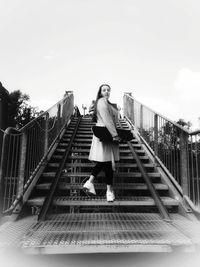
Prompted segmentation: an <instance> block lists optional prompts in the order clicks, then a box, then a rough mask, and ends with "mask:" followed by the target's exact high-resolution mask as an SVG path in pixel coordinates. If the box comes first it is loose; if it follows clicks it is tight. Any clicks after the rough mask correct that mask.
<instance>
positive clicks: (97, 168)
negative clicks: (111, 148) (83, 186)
mask: <svg viewBox="0 0 200 267" xmlns="http://www.w3.org/2000/svg"><path fill="white" fill-rule="evenodd" d="M103 168H104V162H97V163H96V165H95V166H94V168H93V170H92V173H91V175H90V178H89V181H90V182H91V183H93V182H94V178H96V177H97V175H98V174H99V173H100V171H101V170H102V169H103Z"/></svg>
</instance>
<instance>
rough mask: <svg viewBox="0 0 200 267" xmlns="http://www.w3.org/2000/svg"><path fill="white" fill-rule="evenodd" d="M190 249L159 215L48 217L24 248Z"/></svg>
mask: <svg viewBox="0 0 200 267" xmlns="http://www.w3.org/2000/svg"><path fill="white" fill-rule="evenodd" d="M131 244H134V245H136V244H138V245H170V246H183V245H186V246H189V245H192V244H193V243H192V241H191V239H190V238H188V237H186V236H185V235H184V234H182V233H181V232H180V231H178V230H177V229H176V228H175V227H174V226H173V225H172V224H169V223H166V222H165V221H163V220H161V218H160V216H159V215H158V214H137V213H136V214H130V213H126V214H123V213H118V214H114V213H113V214H109V213H99V214H91V213H87V214H68V215H65V214H63V215H58V216H51V217H49V219H48V220H47V221H45V222H38V223H36V224H35V225H33V226H32V227H31V228H30V229H29V230H28V231H27V233H26V235H25V236H24V238H23V247H24V248H30V247H46V246H50V247H52V246H61V247H62V246H71V245H77V246H83V245H105V246H106V245H131Z"/></svg>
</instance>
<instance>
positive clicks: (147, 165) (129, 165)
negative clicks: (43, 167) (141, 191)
mask: <svg viewBox="0 0 200 267" xmlns="http://www.w3.org/2000/svg"><path fill="white" fill-rule="evenodd" d="M94 165H95V163H76V162H74V163H66V168H68V167H73V168H76V167H88V168H92V167H94ZM48 166H49V167H55V168H58V167H59V163H48ZM143 166H144V167H145V168H154V165H153V164H152V163H144V164H143ZM115 167H116V168H137V167H138V165H137V164H136V163H120V162H119V163H116V164H115Z"/></svg>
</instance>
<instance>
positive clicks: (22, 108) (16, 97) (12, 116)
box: [8, 90, 41, 128]
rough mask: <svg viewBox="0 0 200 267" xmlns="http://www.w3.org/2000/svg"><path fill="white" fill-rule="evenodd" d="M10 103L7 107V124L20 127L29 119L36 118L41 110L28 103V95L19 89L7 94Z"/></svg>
mask: <svg viewBox="0 0 200 267" xmlns="http://www.w3.org/2000/svg"><path fill="white" fill-rule="evenodd" d="M9 97H10V104H9V107H8V126H9V127H17V128H21V127H23V126H24V125H26V124H27V123H29V122H30V121H31V120H33V119H34V118H36V117H37V116H38V115H40V114H41V112H39V111H38V108H36V107H32V106H31V105H30V104H29V100H30V97H29V95H27V94H23V93H22V92H21V91H20V90H15V91H13V92H11V93H10V94H9Z"/></svg>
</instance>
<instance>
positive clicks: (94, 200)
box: [27, 196, 178, 206]
mask: <svg viewBox="0 0 200 267" xmlns="http://www.w3.org/2000/svg"><path fill="white" fill-rule="evenodd" d="M44 199H45V198H44V197H35V198H32V199H29V200H28V201H27V204H28V205H37V206H41V205H43V202H44ZM161 200H162V201H163V203H164V205H167V206H168V205H169V206H178V201H177V200H176V199H172V198H170V197H161ZM53 205H56V206H77V205H78V206H98V205H99V206H107V205H113V206H155V201H154V200H153V198H152V197H146V196H145V197H140V196H139V197H117V198H116V199H115V201H114V202H107V201H106V198H105V197H102V196H95V197H83V196H81V197H78V196H76V197H67V196H62V197H54V199H53Z"/></svg>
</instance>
